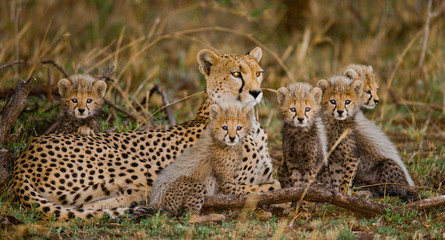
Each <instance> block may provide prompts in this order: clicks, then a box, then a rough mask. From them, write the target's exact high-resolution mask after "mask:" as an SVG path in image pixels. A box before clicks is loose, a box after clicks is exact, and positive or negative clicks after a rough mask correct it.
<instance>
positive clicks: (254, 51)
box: [248, 47, 263, 63]
mask: <svg viewBox="0 0 445 240" xmlns="http://www.w3.org/2000/svg"><path fill="white" fill-rule="evenodd" d="M248 54H249V55H250V56H252V57H253V58H255V60H256V61H257V63H259V62H260V60H261V57H262V56H263V51H262V50H261V48H260V47H256V48H254V49H252V50H251V51H250V52H249V53H248Z"/></svg>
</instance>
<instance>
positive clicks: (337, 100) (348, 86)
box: [317, 76, 363, 120]
mask: <svg viewBox="0 0 445 240" xmlns="http://www.w3.org/2000/svg"><path fill="white" fill-rule="evenodd" d="M317 87H319V88H321V90H322V91H323V96H322V100H321V105H322V108H323V111H324V113H325V114H328V115H332V116H334V117H335V119H337V120H345V119H347V118H348V117H350V116H353V115H355V113H356V112H357V111H358V110H359V108H360V106H361V100H360V99H361V96H362V93H363V82H362V81H360V80H354V81H353V80H351V79H349V78H346V77H340V76H334V77H332V78H330V79H329V81H327V80H325V79H322V80H319V81H318V82H317Z"/></svg>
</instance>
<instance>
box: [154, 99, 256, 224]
mask: <svg viewBox="0 0 445 240" xmlns="http://www.w3.org/2000/svg"><path fill="white" fill-rule="evenodd" d="M252 122H253V108H252V107H251V106H244V107H243V106H242V105H241V104H240V103H236V102H233V103H231V104H230V105H223V104H221V105H217V104H214V105H212V106H211V107H210V122H209V124H208V125H207V127H206V130H205V132H204V134H203V136H202V137H201V138H200V139H199V140H198V142H197V143H196V144H195V145H194V146H193V147H191V148H188V149H186V150H185V151H184V153H183V154H182V155H180V156H179V157H178V158H177V159H176V160H175V161H174V162H173V163H172V164H170V165H168V166H167V167H166V168H165V169H164V170H162V171H161V173H160V174H159V177H158V179H157V180H156V181H155V183H154V186H153V188H152V190H151V192H150V197H149V199H150V203H149V206H150V207H153V208H155V209H163V210H166V211H168V212H169V213H171V214H173V215H180V214H183V213H186V212H188V211H190V212H191V214H192V216H191V218H190V221H191V222H201V221H206V220H215V219H222V218H223V217H224V216H223V215H217V214H213V215H209V216H199V215H198V214H199V211H200V209H201V207H202V204H203V203H204V199H205V197H206V196H211V195H214V194H215V193H217V192H218V190H219V191H220V192H222V193H223V194H242V193H244V192H243V190H242V189H241V188H240V186H239V184H238V182H237V181H236V179H235V176H236V172H237V171H236V170H237V168H238V166H239V165H240V163H241V159H242V153H243V147H242V146H243V144H242V142H243V139H244V137H245V136H246V135H247V134H248V133H249V132H250V131H252Z"/></svg>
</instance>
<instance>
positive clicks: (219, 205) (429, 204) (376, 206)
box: [203, 185, 445, 216]
mask: <svg viewBox="0 0 445 240" xmlns="http://www.w3.org/2000/svg"><path fill="white" fill-rule="evenodd" d="M304 190H305V188H304V187H292V188H286V189H280V190H275V191H270V192H265V193H255V194H246V195H239V196H235V195H215V196H211V197H207V198H206V201H205V202H204V205H203V210H209V209H242V208H243V207H244V204H245V203H246V200H247V199H248V198H252V195H253V198H255V199H257V201H258V203H257V205H258V206H261V205H270V204H278V203H285V202H292V201H297V200H299V199H300V197H301V196H302V195H303V193H304ZM304 200H306V201H311V202H323V203H330V204H333V205H336V206H339V207H342V208H344V209H347V210H351V211H353V212H357V213H361V214H363V215H368V216H376V215H381V214H385V213H386V212H387V210H392V211H394V212H397V213H400V214H402V213H403V211H405V212H406V211H411V210H428V209H432V208H439V207H443V206H445V195H442V196H439V197H433V198H429V199H424V200H421V201H417V202H412V203H409V204H407V205H405V208H404V210H403V209H402V208H401V207H393V206H389V205H384V204H380V203H376V202H374V201H371V200H370V199H366V198H362V197H359V196H349V195H345V194H342V193H339V192H335V191H333V190H330V189H326V188H324V187H322V186H321V185H313V186H312V187H311V188H309V189H308V191H307V192H306V195H305V197H304Z"/></svg>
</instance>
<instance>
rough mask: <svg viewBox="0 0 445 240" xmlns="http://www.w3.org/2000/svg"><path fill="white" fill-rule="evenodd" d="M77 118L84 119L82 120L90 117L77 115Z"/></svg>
mask: <svg viewBox="0 0 445 240" xmlns="http://www.w3.org/2000/svg"><path fill="white" fill-rule="evenodd" d="M75 116H76V118H82V119H83V118H87V117H88V115H86V114H85V115H79V114H76V115H75Z"/></svg>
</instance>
